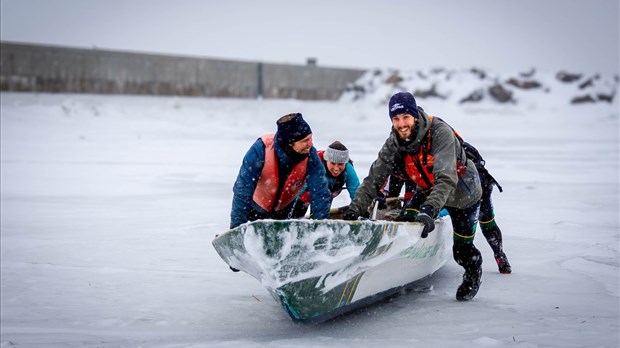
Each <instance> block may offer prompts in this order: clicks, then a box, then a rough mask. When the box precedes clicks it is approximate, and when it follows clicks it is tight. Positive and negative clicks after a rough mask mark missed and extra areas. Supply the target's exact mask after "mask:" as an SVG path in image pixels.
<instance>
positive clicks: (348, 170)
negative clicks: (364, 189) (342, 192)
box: [344, 162, 360, 200]
mask: <svg viewBox="0 0 620 348" xmlns="http://www.w3.org/2000/svg"><path fill="white" fill-rule="evenodd" d="M344 181H345V184H346V185H347V191H349V197H351V200H353V199H354V198H355V194H356V193H357V189H358V188H359V187H360V179H359V178H358V177H357V173H356V172H355V168H354V167H353V165H352V164H351V163H350V162H347V165H346V167H345V170H344Z"/></svg>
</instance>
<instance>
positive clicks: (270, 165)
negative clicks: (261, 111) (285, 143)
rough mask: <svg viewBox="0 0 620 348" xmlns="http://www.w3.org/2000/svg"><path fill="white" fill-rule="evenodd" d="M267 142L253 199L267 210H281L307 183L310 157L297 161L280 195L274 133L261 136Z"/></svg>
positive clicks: (264, 142)
mask: <svg viewBox="0 0 620 348" xmlns="http://www.w3.org/2000/svg"><path fill="white" fill-rule="evenodd" d="M261 140H262V141H263V144H265V163H264V165H263V169H262V170H261V173H260V177H259V178H258V183H257V184H256V190H254V195H253V197H252V199H253V200H254V202H256V204H258V206H260V207H261V208H263V209H264V210H265V211H267V212H272V211H280V210H282V209H284V208H285V207H286V206H287V205H289V204H291V202H293V200H294V199H295V198H296V197H297V195H298V194H299V192H300V191H301V189H302V188H303V187H304V185H305V183H306V170H307V165H308V158H305V159H304V160H303V161H301V162H299V163H297V164H296V165H295V167H293V170H292V171H291V173H290V174H289V176H288V177H287V178H286V181H285V182H284V186H282V192H280V196H279V197H277V196H278V188H279V187H280V181H279V176H278V158H277V157H276V150H275V149H274V147H273V141H274V134H265V135H263V136H261Z"/></svg>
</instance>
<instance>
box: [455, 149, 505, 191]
mask: <svg viewBox="0 0 620 348" xmlns="http://www.w3.org/2000/svg"><path fill="white" fill-rule="evenodd" d="M461 145H462V146H463V150H465V156H467V158H468V159H470V160H471V161H472V162H474V164H475V165H476V169H478V173H479V174H480V175H486V176H487V178H488V179H489V181H490V182H491V184H493V185H495V186H497V189H499V192H503V191H504V190H503V189H502V187H501V186H500V185H499V183H498V182H497V180H495V178H494V177H493V176H492V175H491V174H490V173H489V171H488V170H487V169H486V168H485V167H484V165H485V163H486V162H485V161H484V158H482V155H481V154H480V152H478V150H477V149H476V148H475V147H474V146H473V145H472V144H470V143H468V142H466V141H461Z"/></svg>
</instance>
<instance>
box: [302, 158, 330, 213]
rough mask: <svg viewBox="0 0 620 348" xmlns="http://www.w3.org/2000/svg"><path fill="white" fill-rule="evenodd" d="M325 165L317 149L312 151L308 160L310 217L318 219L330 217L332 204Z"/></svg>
mask: <svg viewBox="0 0 620 348" xmlns="http://www.w3.org/2000/svg"><path fill="white" fill-rule="evenodd" d="M326 175H327V174H326V172H325V166H324V165H323V163H322V162H321V159H320V158H319V156H318V155H317V153H316V149H315V148H312V150H311V151H310V158H309V160H308V166H307V173H306V185H307V189H308V192H310V212H311V214H310V217H311V218H312V219H316V220H323V219H327V218H329V208H330V206H331V194H330V192H329V188H328V187H327V177H326Z"/></svg>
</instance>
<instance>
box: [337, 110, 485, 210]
mask: <svg viewBox="0 0 620 348" xmlns="http://www.w3.org/2000/svg"><path fill="white" fill-rule="evenodd" d="M418 112H419V114H420V117H419V118H418V121H417V122H416V127H415V129H414V132H413V136H412V138H413V140H411V141H409V142H407V143H404V142H403V141H401V140H399V139H398V135H397V134H396V133H395V130H394V129H393V128H392V131H391V133H390V136H389V137H388V139H387V140H386V141H385V143H384V144H383V147H382V148H381V150H380V151H379V157H378V158H377V159H376V160H375V161H374V162H373V164H372V165H371V166H370V171H369V172H368V176H367V177H366V178H365V179H364V181H363V182H362V185H361V186H360V187H359V189H358V190H357V194H356V196H355V199H354V200H353V201H352V202H351V204H350V205H349V208H350V209H351V210H353V211H354V212H355V213H357V214H359V215H361V214H362V213H363V212H365V211H366V210H367V209H368V208H369V206H370V205H371V204H372V201H373V199H374V198H375V197H376V196H377V193H378V192H379V189H380V187H381V186H382V185H383V184H384V183H385V180H386V179H387V177H388V176H389V175H390V174H392V173H393V172H395V171H401V172H403V170H404V169H403V168H404V167H405V156H406V155H407V154H412V155H415V156H417V154H418V153H419V152H420V151H421V147H420V144H421V142H422V140H423V139H424V135H425V134H426V133H427V131H428V129H429V127H431V120H430V119H429V117H428V115H427V114H426V113H425V112H424V111H423V110H422V109H421V108H418ZM430 136H431V138H430V141H431V148H430V151H429V154H430V155H432V156H433V157H434V163H433V171H432V173H433V175H434V177H435V181H434V185H433V187H432V188H431V191H430V194H429V195H428V196H427V198H426V201H425V202H424V203H423V204H428V205H430V206H432V207H433V208H434V209H435V213H437V212H439V210H441V209H442V208H443V207H444V206H447V207H453V208H459V209H464V208H468V207H470V206H472V205H473V204H475V203H476V202H478V200H480V197H481V196H482V188H481V187H480V178H479V177H478V171H477V170H476V166H475V165H474V163H473V162H472V161H471V160H467V170H466V172H465V175H463V176H462V177H460V178H459V177H458V176H457V172H456V160H457V158H462V159H465V158H466V156H465V151H464V150H463V147H462V146H461V143H460V141H459V139H458V138H457V137H456V136H455V135H454V131H453V130H452V128H451V127H450V126H449V125H448V124H447V123H446V122H444V121H443V120H441V119H440V118H438V117H434V118H433V120H432V127H431V132H430ZM457 154H458V155H457Z"/></svg>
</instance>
